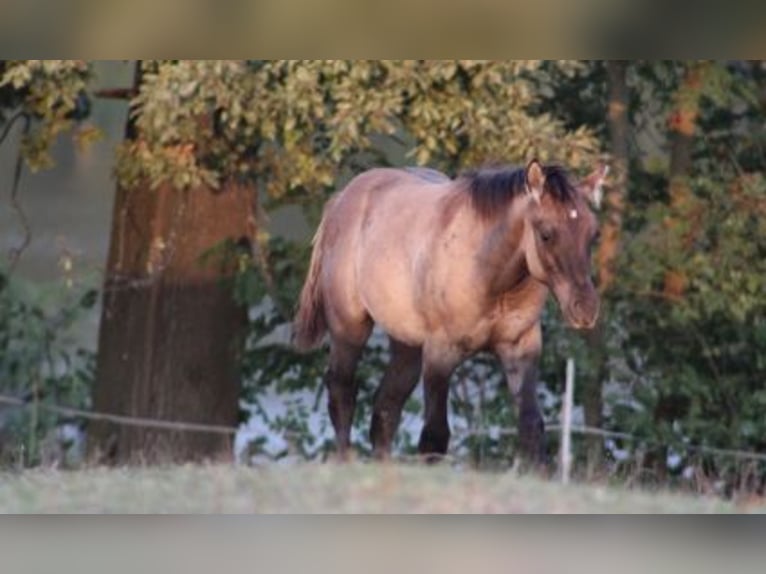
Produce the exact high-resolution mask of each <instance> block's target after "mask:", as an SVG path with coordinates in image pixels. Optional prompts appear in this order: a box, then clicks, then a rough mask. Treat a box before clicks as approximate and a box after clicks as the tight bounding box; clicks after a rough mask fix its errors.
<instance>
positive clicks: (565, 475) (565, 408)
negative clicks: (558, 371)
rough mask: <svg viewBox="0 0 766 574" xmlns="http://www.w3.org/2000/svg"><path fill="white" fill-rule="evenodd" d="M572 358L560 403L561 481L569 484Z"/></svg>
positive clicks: (572, 391) (572, 400)
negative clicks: (561, 402) (562, 399)
mask: <svg viewBox="0 0 766 574" xmlns="http://www.w3.org/2000/svg"><path fill="white" fill-rule="evenodd" d="M574 375H575V365H574V359H571V358H569V359H567V372H566V385H565V387H564V402H563V404H562V405H561V419H562V420H561V482H562V484H569V476H570V473H571V470H572V404H573V402H574Z"/></svg>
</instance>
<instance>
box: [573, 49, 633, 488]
mask: <svg viewBox="0 0 766 574" xmlns="http://www.w3.org/2000/svg"><path fill="white" fill-rule="evenodd" d="M606 69H607V76H608V79H609V80H608V81H609V102H608V107H607V123H608V126H609V139H610V148H611V155H612V161H611V168H612V170H611V171H612V184H611V185H610V188H609V193H607V194H606V197H605V203H604V220H603V222H602V224H601V242H600V243H599V246H598V250H597V252H596V259H597V261H598V286H599V291H600V293H601V295H602V297H604V296H605V295H607V293H608V291H609V288H610V287H611V285H612V283H613V281H614V263H615V259H616V257H617V253H618V252H619V247H620V234H621V231H622V217H623V213H624V210H625V202H626V196H627V181H628V132H629V129H630V120H629V117H628V104H629V93H628V85H627V69H628V64H627V62H625V61H608V62H606ZM607 319H608V305H607V304H606V301H604V302H603V303H602V314H601V320H600V321H599V325H598V327H597V328H596V329H595V330H594V331H593V332H592V333H591V334H590V335H589V337H588V342H589V346H590V351H591V356H592V357H593V360H594V366H595V368H594V373H593V377H591V378H587V379H585V384H584V386H583V410H584V415H585V424H586V425H587V426H591V427H596V428H598V427H600V426H601V424H602V422H603V409H604V399H603V388H602V387H603V382H604V380H606V379H607V378H608V375H609V365H608V360H609V353H608V349H607V340H606V322H607ZM586 450H587V469H586V473H587V476H588V477H589V478H591V477H592V476H593V475H594V474H595V472H596V471H597V469H598V468H600V466H601V462H602V459H603V439H602V438H601V437H598V436H591V435H588V436H587V438H586Z"/></svg>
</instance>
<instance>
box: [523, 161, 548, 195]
mask: <svg viewBox="0 0 766 574" xmlns="http://www.w3.org/2000/svg"><path fill="white" fill-rule="evenodd" d="M524 177H525V179H526V184H527V193H528V194H530V195H531V196H532V197H533V198H534V200H535V201H537V202H539V201H540V198H541V197H542V196H543V189H545V172H544V171H543V166H542V165H540V162H539V161H537V159H533V160H532V161H530V162H529V164H527V169H526V171H525V173H524Z"/></svg>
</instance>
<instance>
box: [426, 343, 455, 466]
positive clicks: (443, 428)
mask: <svg viewBox="0 0 766 574" xmlns="http://www.w3.org/2000/svg"><path fill="white" fill-rule="evenodd" d="M424 353H425V355H424V363H423V399H424V403H425V405H424V406H425V424H424V426H423V431H422V432H421V434H420V441H419V443H418V452H420V454H422V455H426V458H427V460H429V461H435V460H438V459H439V458H440V457H441V456H443V455H445V454H446V453H447V448H448V446H449V438H450V430H449V421H448V420H447V403H448V399H449V378H450V375H451V374H452V371H453V370H455V367H456V366H457V365H458V363H459V361H460V357H459V355H458V354H456V353H454V352H453V351H452V350H450V349H447V348H445V349H441V348H435V347H433V346H431V347H428V346H427V347H426V348H425V350H424ZM434 455H435V456H434Z"/></svg>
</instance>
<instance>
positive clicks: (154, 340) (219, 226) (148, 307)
mask: <svg viewBox="0 0 766 574" xmlns="http://www.w3.org/2000/svg"><path fill="white" fill-rule="evenodd" d="M252 200H253V192H252V190H251V189H250V188H246V187H241V186H236V185H229V186H227V187H225V188H224V189H223V190H221V191H215V190H212V189H209V188H206V187H200V188H197V189H191V190H187V191H184V192H181V191H179V190H177V189H173V188H172V187H170V186H162V187H160V188H159V189H150V188H149V187H145V188H139V189H132V190H125V189H120V190H118V194H117V200H116V206H115V216H114V223H113V230H112V239H111V246H110V253H109V261H108V269H107V275H106V281H105V287H104V307H103V312H102V318H101V329H100V337H99V354H98V360H97V370H96V387H95V392H94V397H93V409H94V410H95V411H97V412H106V413H115V414H121V415H129V416H134V417H144V418H151V419H160V420H168V421H183V422H192V423H204V424H211V425H222V426H229V427H234V426H236V425H237V422H238V401H239V390H240V381H239V366H238V365H239V358H240V352H241V348H242V344H243V341H244V329H245V326H246V319H247V315H246V309H244V308H243V307H242V306H240V305H237V304H236V302H235V301H234V299H233V296H232V293H233V291H232V287H231V284H230V282H229V281H225V279H227V278H231V276H232V274H233V273H234V271H235V269H236V268H235V263H236V262H235V260H234V258H228V260H226V259H225V258H222V257H219V256H217V255H214V256H210V257H207V258H205V261H202V259H203V255H205V253H206V252H208V251H209V250H210V249H211V248H214V247H215V246H216V245H220V244H221V243H222V242H225V241H227V240H228V241H232V242H241V241H242V240H243V239H244V240H245V241H246V240H247V237H248V229H249V227H248V225H249V223H250V222H249V220H248V218H249V214H250V213H251V205H252V204H251V202H252ZM89 444H90V452H91V453H92V455H93V456H96V457H98V460H100V461H102V462H109V463H131V462H145V463H152V462H167V461H175V462H179V461H198V460H203V459H221V458H229V457H230V456H231V453H232V436H230V435H223V434H213V433H206V432H198V431H194V432H189V431H168V430H157V429H149V428H142V427H136V426H120V425H116V424H113V423H110V422H100V421H99V422H97V423H92V424H91V427H90V433H89Z"/></svg>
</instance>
